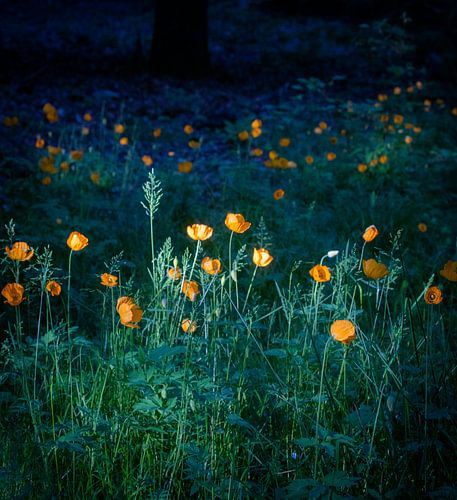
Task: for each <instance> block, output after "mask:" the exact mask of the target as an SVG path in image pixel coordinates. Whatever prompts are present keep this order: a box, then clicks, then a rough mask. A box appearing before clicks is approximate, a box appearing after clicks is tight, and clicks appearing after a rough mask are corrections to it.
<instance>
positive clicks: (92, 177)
mask: <svg viewBox="0 0 457 500" xmlns="http://www.w3.org/2000/svg"><path fill="white" fill-rule="evenodd" d="M90 180H91V181H92V182H93V183H94V184H100V172H91V173H90Z"/></svg>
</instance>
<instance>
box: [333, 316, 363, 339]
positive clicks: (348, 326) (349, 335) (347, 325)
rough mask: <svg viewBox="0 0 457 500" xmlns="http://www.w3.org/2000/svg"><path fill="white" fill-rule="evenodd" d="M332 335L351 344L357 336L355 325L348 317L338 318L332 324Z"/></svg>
mask: <svg viewBox="0 0 457 500" xmlns="http://www.w3.org/2000/svg"><path fill="white" fill-rule="evenodd" d="M330 333H331V335H332V337H333V338H334V339H335V340H337V341H338V342H341V343H342V344H345V345H349V344H351V343H352V342H354V340H355V339H356V338H357V337H356V334H355V326H354V324H353V323H352V321H349V320H348V319H337V320H336V321H334V322H333V323H332V325H331V326H330Z"/></svg>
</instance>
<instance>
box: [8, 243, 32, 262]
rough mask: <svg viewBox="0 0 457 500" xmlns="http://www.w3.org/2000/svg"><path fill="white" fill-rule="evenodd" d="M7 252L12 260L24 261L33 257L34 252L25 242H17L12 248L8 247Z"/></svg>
mask: <svg viewBox="0 0 457 500" xmlns="http://www.w3.org/2000/svg"><path fill="white" fill-rule="evenodd" d="M5 252H6V255H8V257H9V258H10V259H11V260H20V261H24V260H30V259H31V258H32V257H33V250H32V249H31V248H30V247H29V245H28V244H27V243H25V241H16V243H13V245H12V246H11V248H9V247H6V248H5Z"/></svg>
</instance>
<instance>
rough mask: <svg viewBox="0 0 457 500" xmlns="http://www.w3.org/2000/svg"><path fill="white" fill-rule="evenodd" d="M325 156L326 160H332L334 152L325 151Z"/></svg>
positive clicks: (334, 156)
mask: <svg viewBox="0 0 457 500" xmlns="http://www.w3.org/2000/svg"><path fill="white" fill-rule="evenodd" d="M326 158H327V160H328V161H333V160H334V159H335V158H336V154H335V153H332V152H330V153H327V155H326Z"/></svg>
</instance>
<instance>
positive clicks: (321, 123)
mask: <svg viewBox="0 0 457 500" xmlns="http://www.w3.org/2000/svg"><path fill="white" fill-rule="evenodd" d="M327 127H328V125H327V123H326V122H319V128H321V129H322V130H326V128H327Z"/></svg>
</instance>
